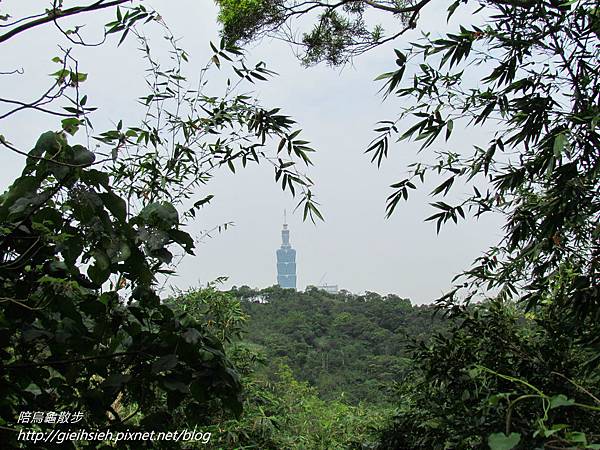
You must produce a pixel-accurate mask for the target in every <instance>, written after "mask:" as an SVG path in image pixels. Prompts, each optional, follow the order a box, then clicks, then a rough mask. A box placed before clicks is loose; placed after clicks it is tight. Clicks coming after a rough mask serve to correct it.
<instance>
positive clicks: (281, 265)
mask: <svg viewBox="0 0 600 450" xmlns="http://www.w3.org/2000/svg"><path fill="white" fill-rule="evenodd" d="M285 222H287V220H286V219H285V218H284V224H283V230H281V247H280V248H279V249H278V250H277V284H278V285H279V286H281V287H282V288H285V289H296V250H294V249H293V248H292V246H291V245H290V230H288V225H287V223H285Z"/></svg>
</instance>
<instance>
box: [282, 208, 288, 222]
mask: <svg viewBox="0 0 600 450" xmlns="http://www.w3.org/2000/svg"><path fill="white" fill-rule="evenodd" d="M283 224H284V225H287V210H286V209H284V210H283Z"/></svg>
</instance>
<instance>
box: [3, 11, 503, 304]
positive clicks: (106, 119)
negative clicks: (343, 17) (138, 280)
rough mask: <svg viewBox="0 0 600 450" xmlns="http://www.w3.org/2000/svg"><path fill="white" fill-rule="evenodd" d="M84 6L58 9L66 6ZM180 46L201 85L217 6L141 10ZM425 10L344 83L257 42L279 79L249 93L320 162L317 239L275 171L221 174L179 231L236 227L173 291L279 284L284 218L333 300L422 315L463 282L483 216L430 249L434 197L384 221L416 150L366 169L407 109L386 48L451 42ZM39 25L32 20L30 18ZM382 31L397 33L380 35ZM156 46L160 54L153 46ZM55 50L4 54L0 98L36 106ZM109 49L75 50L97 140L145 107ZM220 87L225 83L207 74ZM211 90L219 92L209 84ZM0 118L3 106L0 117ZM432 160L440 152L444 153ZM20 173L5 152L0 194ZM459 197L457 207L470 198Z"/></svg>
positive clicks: (14, 127)
mask: <svg viewBox="0 0 600 450" xmlns="http://www.w3.org/2000/svg"><path fill="white" fill-rule="evenodd" d="M40 3H44V2H41V1H39V0H3V1H2V2H1V3H0V12H9V13H10V14H11V15H13V17H20V16H21V14H26V13H28V12H30V11H35V10H36V8H39V7H40ZM82 3H85V2H81V1H79V2H75V1H70V2H69V1H65V6H66V7H68V6H69V5H72V4H82ZM147 3H149V4H150V5H152V6H154V7H155V8H156V9H157V10H158V11H160V13H161V15H162V17H163V18H164V20H165V21H166V23H167V24H168V25H169V27H170V28H171V29H172V30H173V32H174V34H175V35H176V36H177V37H178V38H181V41H180V45H181V47H183V48H185V49H186V50H187V51H188V53H189V54H190V63H189V65H188V67H187V69H186V71H187V73H188V74H189V75H190V78H193V77H194V76H196V74H198V73H199V71H200V70H201V68H202V67H203V66H204V65H205V64H206V61H207V60H208V59H209V58H210V56H211V50H210V47H209V45H208V42H209V41H211V40H212V41H214V42H217V41H218V40H219V37H218V24H217V22H216V13H217V11H216V8H215V6H214V3H213V2H212V1H198V0H178V1H177V2H174V1H166V0H165V1H161V0H155V1H151V2H147ZM436 5H438V3H436V2H434V3H433V4H432V5H431V7H430V8H429V9H428V10H426V11H425V12H424V13H423V16H422V20H421V22H420V23H421V24H422V25H421V26H420V28H419V29H417V30H414V31H412V32H411V34H408V35H406V36H404V37H401V38H399V39H398V40H396V41H395V42H393V43H391V44H389V45H385V46H382V47H380V48H377V49H375V50H373V51H371V52H370V53H368V54H366V55H363V56H361V57H358V58H356V59H355V60H354V61H353V63H352V64H350V65H347V66H345V67H344V68H342V69H340V68H337V69H332V68H330V67H328V66H326V65H319V66H316V67H311V68H304V67H302V66H301V64H300V63H299V62H298V61H297V59H296V58H295V57H294V54H293V52H292V50H291V49H290V47H289V46H288V45H287V44H285V43H282V42H280V41H276V40H273V39H265V40H262V41H261V42H258V43H253V44H251V45H249V46H248V47H247V52H248V54H247V58H248V60H249V61H251V62H257V61H265V62H266V63H267V66H268V68H270V69H272V70H275V71H276V72H277V73H278V74H279V75H278V76H277V77H274V78H273V79H271V80H270V81H268V82H267V83H261V84H258V85H256V87H255V88H254V91H253V94H254V95H255V96H257V97H258V98H260V99H261V102H262V103H263V104H265V105H269V106H271V105H272V106H273V107H281V108H282V111H283V112H284V113H286V114H289V115H291V116H292V117H293V118H294V119H295V120H296V121H297V122H298V127H299V128H301V129H302V130H303V135H304V137H305V138H307V139H308V140H310V141H311V146H312V147H313V148H315V149H316V150H317V152H316V153H315V154H314V157H313V158H312V159H313V162H314V166H313V167H311V168H309V169H308V170H307V171H306V173H307V175H309V176H310V177H311V179H312V180H313V181H314V182H315V188H314V191H315V193H316V195H317V200H318V201H319V203H320V204H321V209H322V212H323V214H324V217H325V221H324V222H318V223H317V224H316V225H315V224H312V223H311V222H303V220H302V216H301V213H300V211H298V212H296V213H291V211H292V210H293V209H294V207H295V205H296V203H297V200H295V199H293V198H291V196H290V195H289V193H288V192H285V193H284V192H281V189H280V187H279V186H278V185H277V184H276V183H275V182H274V173H273V169H272V167H270V166H268V165H267V164H262V165H259V166H249V168H247V169H245V170H241V171H237V172H236V174H232V173H230V172H229V171H225V170H224V171H222V172H221V173H218V174H217V175H216V176H215V178H214V179H213V180H212V181H211V182H210V183H209V184H208V185H207V186H205V187H203V188H202V190H201V191H199V192H198V195H199V196H200V195H202V196H204V195H207V194H209V193H210V194H214V195H215V198H214V200H213V202H212V203H211V204H210V205H209V206H208V207H206V208H204V209H202V210H201V213H200V214H199V215H197V217H196V220H194V221H193V222H191V223H189V224H188V226H187V231H189V232H190V233H191V234H192V235H194V236H200V235H202V233H203V231H205V230H209V229H212V228H213V227H215V226H218V225H220V224H224V223H229V222H232V223H233V226H230V227H228V229H227V230H226V231H224V232H221V233H211V238H206V239H203V240H202V241H201V242H200V243H199V244H198V249H197V251H196V256H189V257H186V258H184V259H183V260H182V262H181V263H180V265H179V266H178V271H177V272H178V273H177V276H176V277H174V278H171V279H170V280H169V284H170V286H177V287H178V288H182V289H185V288H188V287H194V286H200V285H204V284H206V283H207V282H210V281H212V280H214V279H216V278H218V277H222V276H225V277H228V281H227V282H226V283H225V284H224V287H225V288H228V287H230V286H234V285H236V286H242V285H248V286H251V287H256V288H263V287H267V286H271V285H273V284H275V283H276V260H275V251H276V249H277V248H278V247H279V245H280V243H281V235H280V232H281V228H282V222H283V211H284V209H287V211H288V223H289V228H290V230H291V238H290V240H291V243H292V246H293V247H294V248H295V249H296V251H297V275H298V287H299V288H300V289H303V288H304V287H305V286H307V285H319V284H336V285H338V286H339V287H340V288H341V289H347V290H349V291H351V292H355V293H360V292H364V291H374V292H378V293H380V294H388V293H394V294H397V295H399V296H402V297H406V298H409V299H411V301H413V303H417V304H421V303H428V302H431V301H433V300H434V299H436V298H438V297H439V296H440V295H442V294H443V293H444V292H446V291H447V290H448V289H449V287H450V286H451V280H452V278H453V277H454V275H456V274H457V273H459V272H460V271H462V270H464V269H467V268H468V267H469V266H470V264H471V262H472V261H473V260H474V259H475V258H476V257H477V256H478V255H479V254H480V253H481V252H482V251H484V250H485V249H487V248H488V247H489V246H490V245H493V244H495V243H497V242H498V241H499V239H500V237H501V224H502V222H501V220H500V218H499V217H494V216H484V217H483V218H481V219H479V220H478V221H475V220H468V221H466V222H463V223H459V225H454V224H448V225H447V226H446V227H443V228H442V231H441V232H440V234H439V235H436V231H435V225H434V224H433V223H432V222H424V219H425V218H426V217H428V216H429V215H431V214H432V209H431V207H430V206H429V205H428V203H429V202H430V201H432V200H431V199H430V198H429V197H428V196H427V193H428V192H429V191H431V189H432V188H433V187H434V186H435V185H436V183H435V181H438V180H434V182H432V183H429V184H427V185H426V186H425V187H424V188H423V189H421V190H420V192H418V193H416V194H415V195H413V196H412V198H411V200H410V201H409V202H408V203H403V204H400V205H399V207H398V208H397V210H396V211H397V212H396V213H395V214H394V215H393V216H392V217H391V218H390V219H386V218H385V199H386V197H387V196H388V195H389V194H390V192H391V191H390V189H389V185H390V184H392V183H394V182H396V181H399V180H401V179H402V178H404V175H405V174H406V172H407V165H408V164H409V163H411V162H413V161H415V160H416V159H415V158H417V157H421V156H423V154H421V155H416V151H417V149H418V147H417V146H415V145H413V144H411V143H407V142H406V141H403V142H402V143H396V144H394V145H392V146H391V152H390V153H391V154H390V157H389V159H388V160H387V161H385V162H384V164H383V165H382V167H381V168H380V169H378V168H377V166H376V165H373V164H371V163H370V162H369V157H368V156H367V155H365V154H364V149H365V148H366V147H367V146H368V143H369V142H370V140H371V139H372V138H373V137H374V136H375V135H374V133H373V132H372V130H373V128H374V126H375V123H376V122H377V121H378V120H382V119H393V118H395V116H396V115H397V112H398V111H399V109H400V107H401V106H402V104H401V103H400V100H399V99H395V98H388V99H387V100H385V101H384V100H383V98H382V96H381V95H380V94H379V93H378V91H379V88H380V87H381V85H380V84H378V83H377V82H375V81H374V79H375V77H377V76H378V75H379V74H381V73H383V72H387V71H390V70H394V61H395V56H394V53H393V49H394V48H400V49H402V48H405V47H406V46H407V45H408V42H409V41H411V40H415V39H416V38H417V37H418V34H419V33H420V32H421V31H431V32H433V33H434V34H436V33H441V32H443V31H444V30H447V29H452V28H453V26H454V25H455V23H456V21H454V22H451V23H450V24H446V21H445V17H446V13H445V11H442V10H439V9H436ZM38 11H39V9H38ZM470 14H471V12H470V11H461V12H459V13H458V14H457V17H456V20H457V21H460V22H461V23H464V22H465V21H470V20H477V19H476V18H475V19H472V18H471V16H470ZM113 15H114V12H103V13H93V14H87V15H86V16H80V17H77V18H75V19H73V20H71V22H68V21H65V26H67V25H68V24H71V25H73V24H79V25H82V24H85V28H84V30H85V31H86V32H87V33H89V34H88V35H89V36H99V35H100V33H101V30H102V24H104V23H106V22H108V21H110V20H111V19H112V17H113ZM382 20H383V21H384V26H388V27H391V26H394V24H393V23H386V22H385V21H386V20H388V19H386V18H382ZM152 33H153V31H152V30H151V29H150V30H148V34H149V36H151V37H153V38H155V42H157V48H158V49H160V48H161V47H160V45H161V44H160V36H159V35H157V36H152ZM57 44H61V45H62V46H63V47H68V46H69V43H68V42H67V41H66V40H65V39H64V38H61V36H60V34H59V32H58V31H57V30H56V29H55V28H53V27H52V26H46V27H39V28H38V29H36V30H32V31H30V32H28V33H23V34H22V35H20V36H18V37H17V38H15V39H11V40H10V41H8V42H6V43H3V44H0V71H8V70H12V69H14V68H22V69H23V71H24V73H23V74H22V75H12V76H2V78H0V81H1V83H0V98H17V99H21V100H24V99H25V100H27V99H32V98H34V97H35V95H36V94H39V93H41V92H43V90H44V88H45V87H46V86H47V85H48V84H49V83H50V81H51V79H50V77H49V76H48V74H50V73H52V72H54V71H56V70H57V69H56V64H55V63H53V62H52V61H51V58H52V57H53V56H55V55H58V54H60V49H59V48H58V46H57ZM115 44H116V43H115V42H114V41H109V42H108V43H106V44H105V45H103V46H100V47H94V48H81V47H78V48H74V50H73V51H74V55H75V56H76V57H77V59H78V60H79V62H80V67H81V69H80V70H81V71H84V72H87V73H89V78H88V80H87V81H86V92H87V94H88V97H89V98H90V99H91V101H93V102H94V104H95V105H96V106H99V110H98V112H96V113H94V116H93V120H94V123H95V124H96V127H97V129H102V125H106V126H107V127H110V124H114V123H116V122H118V121H119V119H121V118H125V119H127V118H130V117H137V116H138V115H139V114H140V110H139V106H138V105H137V103H136V99H137V98H138V97H139V96H141V95H143V94H144V89H143V80H144V78H143V77H144V65H143V61H142V60H141V58H140V56H139V53H138V51H137V50H136V43H135V42H134V41H133V40H128V41H126V42H125V43H124V44H123V45H122V46H120V47H118V48H117V47H116V45H115ZM214 75H215V76H216V77H219V76H220V75H219V74H218V73H216V74H214ZM214 81H215V82H219V81H222V80H218V79H217V80H214ZM2 108H3V107H2V106H1V105H0V111H3V110H5V109H2ZM58 127H59V122H58V121H57V120H56V118H53V117H48V116H44V115H39V114H34V113H30V112H22V113H19V114H15V115H13V116H11V117H10V118H8V119H4V120H0V134H2V135H4V136H6V138H7V139H8V140H10V141H11V142H12V143H13V144H15V145H16V146H17V147H19V148H23V149H29V148H31V147H32V146H33V144H34V143H35V140H36V139H37V136H39V135H40V134H41V133H42V132H44V131H46V130H48V129H56V128H58ZM491 133H492V130H486V129H481V128H475V127H466V128H465V127H463V128H461V127H455V130H454V134H453V136H452V138H451V139H450V141H449V142H448V143H447V144H446V145H444V148H449V149H452V150H455V151H459V152H463V151H468V150H469V149H470V148H471V146H472V145H474V144H479V145H482V144H485V143H486V142H487V140H488V139H489V138H490V136H491ZM440 148H441V144H440ZM23 164H24V161H23V157H21V156H19V155H15V154H13V153H11V152H8V151H7V150H6V149H2V150H0V189H2V190H4V189H5V188H6V187H8V186H9V185H10V183H11V182H12V179H13V178H14V177H15V176H16V174H18V173H19V172H20V170H21V168H22V166H23ZM467 194H468V192H466V191H462V192H461V190H460V186H459V187H458V190H457V192H456V193H455V194H454V195H455V197H454V199H460V198H463V197H464V196H466V195H467Z"/></svg>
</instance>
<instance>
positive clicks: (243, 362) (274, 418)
mask: <svg viewBox="0 0 600 450" xmlns="http://www.w3.org/2000/svg"><path fill="white" fill-rule="evenodd" d="M233 293H235V294H238V295H239V298H242V299H243V300H240V299H239V298H238V297H236V296H234V295H232V294H231V293H225V292H219V291H216V290H214V288H209V289H203V290H192V291H189V292H186V293H182V294H181V295H179V296H177V297H175V298H172V299H170V300H169V304H170V305H171V306H172V307H173V308H174V310H175V311H176V313H177V314H182V316H180V317H181V318H182V319H183V320H184V319H185V317H190V318H191V319H193V320H200V321H201V322H202V323H203V324H204V326H205V327H206V329H210V330H214V331H215V335H217V336H219V338H220V339H221V342H223V344H224V345H225V346H226V349H227V354H228V355H229V357H230V358H231V361H232V363H233V365H234V367H235V370H236V371H237V372H238V373H239V374H240V375H241V382H242V385H243V387H244V389H243V393H242V396H243V406H244V408H243V414H242V416H241V417H239V418H234V417H231V416H230V415H229V416H228V415H221V416H216V417H215V418H213V420H212V422H213V423H214V425H212V426H211V427H209V428H207V430H210V431H211V432H212V433H213V434H214V437H215V438H214V440H213V441H211V443H210V445H208V448H215V449H217V448H218V449H223V450H225V449H232V448H260V449H272V450H278V449H282V448H286V449H287V448H289V449H346V448H363V449H364V448H374V447H375V446H376V444H377V442H378V438H379V432H380V429H381V427H382V425H383V424H385V423H386V421H387V419H388V418H389V416H390V415H391V408H388V407H385V406H383V405H381V404H374V403H373V402H374V401H378V400H379V399H378V398H377V392H374V393H372V394H373V395H374V398H372V399H367V400H368V401H366V402H361V403H360V404H358V405H351V404H350V403H353V402H352V400H353V399H351V398H349V397H348V396H347V395H346V396H345V395H344V394H343V392H342V389H337V390H336V393H337V395H331V394H329V395H323V394H322V393H320V392H319V389H318V388H324V387H325V386H322V385H319V384H318V380H317V384H316V386H315V385H314V384H313V385H312V386H311V384H312V383H309V382H306V381H299V380H298V376H296V375H294V374H293V371H292V369H291V368H290V367H289V366H288V364H291V365H293V366H295V367H296V368H300V369H301V368H302V367H301V366H299V360H301V359H302V355H299V356H298V357H297V356H296V355H295V353H294V352H293V347H290V348H286V347H285V345H286V344H288V343H291V339H293V338H294V337H295V334H294V332H293V328H289V327H288V325H294V324H295V323H294V320H293V319H292V317H293V316H296V317H297V316H298V309H305V308H306V306H301V307H299V303H301V302H302V301H306V302H307V304H309V305H312V306H313V309H312V312H311V310H308V309H307V310H306V311H305V312H306V315H305V316H304V317H305V318H306V320H307V321H308V322H309V323H313V321H314V320H315V319H316V318H318V317H320V320H321V321H327V319H324V318H323V317H322V316H323V311H324V310H326V309H328V307H329V306H331V303H332V302H331V300H332V296H324V297H323V298H322V299H321V298H319V293H318V292H314V291H313V292H311V293H308V294H300V293H296V292H293V291H285V290H282V289H278V288H269V289H266V290H263V291H252V290H250V289H246V288H241V289H239V290H235V291H234V292H233ZM248 295H250V297H248ZM257 296H260V297H261V298H263V299H265V298H267V297H268V298H269V303H261V304H256V303H249V301H248V300H249V298H252V299H256V297H257ZM311 300H312V301H311ZM317 300H319V301H317ZM320 300H324V302H325V303H324V305H323V306H322V307H318V305H319V303H320ZM340 301H342V302H343V300H340ZM402 303H403V304H404V307H406V304H405V302H404V301H402ZM294 304H296V305H295V306H294ZM270 305H272V306H270ZM285 305H288V306H289V309H288V308H286V306H285ZM273 307H275V308H277V312H275V311H274V308H273ZM315 307H316V308H315ZM353 309H354V311H355V314H356V316H357V317H358V314H359V312H360V311H361V307H360V304H359V302H357V303H356V305H354V307H353ZM294 310H296V311H294ZM245 311H250V313H251V315H250V316H249V315H247V314H246V312H245ZM286 311H287V312H286ZM329 319H330V320H332V318H331V317H330V318H329ZM267 322H271V323H272V324H273V325H271V326H272V327H274V328H275V327H279V326H280V325H283V327H282V328H281V329H279V330H278V331H276V330H275V329H273V328H266V329H264V333H260V332H259V329H260V327H261V326H264V325H266V324H267ZM372 326H373V327H374V328H377V326H376V325H374V324H373V325H372ZM245 331H248V332H249V333H248V335H246V334H245V333H244V332H245ZM262 335H265V336H267V341H269V340H270V339H273V338H278V339H279V340H280V341H281V342H282V344H281V345H280V346H279V347H278V349H279V351H283V352H286V351H287V352H289V353H288V355H289V357H285V358H283V357H281V356H278V355H277V354H276V353H277V352H274V351H273V349H272V348H271V347H264V346H261V345H258V344H256V343H255V342H256V341H260V340H261V336H262ZM349 356H350V357H351V356H355V357H358V358H359V357H361V356H363V355H362V354H359V353H356V354H354V355H349ZM361 370H369V369H368V368H365V367H362V366H358V365H355V366H352V365H350V364H348V365H346V366H344V367H342V368H341V370H339V371H337V372H336V373H335V375H336V376H337V377H338V381H340V382H342V383H345V384H344V386H352V385H353V384H356V383H357V380H351V379H352V377H353V376H354V374H356V373H359V374H360V371H361ZM321 372H322V373H328V372H329V373H331V369H330V368H327V370H321ZM369 372H372V370H369ZM362 375H363V378H365V376H366V373H364V374H362ZM300 376H302V372H300ZM348 380H350V381H353V383H349V382H348ZM356 387H357V388H360V387H359V386H356ZM365 393H368V392H365ZM325 397H327V399H326V398H325ZM354 400H356V399H354ZM206 447H207V446H204V445H203V448H206Z"/></svg>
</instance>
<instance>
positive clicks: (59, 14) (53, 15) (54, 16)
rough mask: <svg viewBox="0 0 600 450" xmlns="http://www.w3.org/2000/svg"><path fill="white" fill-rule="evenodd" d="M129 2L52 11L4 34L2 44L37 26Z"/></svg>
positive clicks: (0, 37)
mask: <svg viewBox="0 0 600 450" xmlns="http://www.w3.org/2000/svg"><path fill="white" fill-rule="evenodd" d="M129 1H131V0H112V1H110V2H107V3H104V0H98V1H97V2H95V3H92V4H91V5H87V6H75V7H73V8H68V9H65V10H64V11H61V10H54V11H50V12H49V13H48V14H47V15H45V16H44V17H41V18H39V19H36V20H32V21H31V22H27V23H24V24H23V25H20V26H18V27H16V28H13V29H12V30H10V31H8V32H6V33H4V34H3V35H0V44H1V43H3V42H6V41H8V40H9V39H11V38H13V37H15V36H16V35H17V34H19V33H22V32H24V31H27V30H30V29H31V28H35V27H37V26H40V25H44V24H46V23H49V22H54V21H56V20H58V19H62V18H64V17H68V16H73V15H76V14H80V13H85V12H90V11H97V10H100V9H105V8H110V7H113V6H118V5H122V4H123V3H126V2H129Z"/></svg>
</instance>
